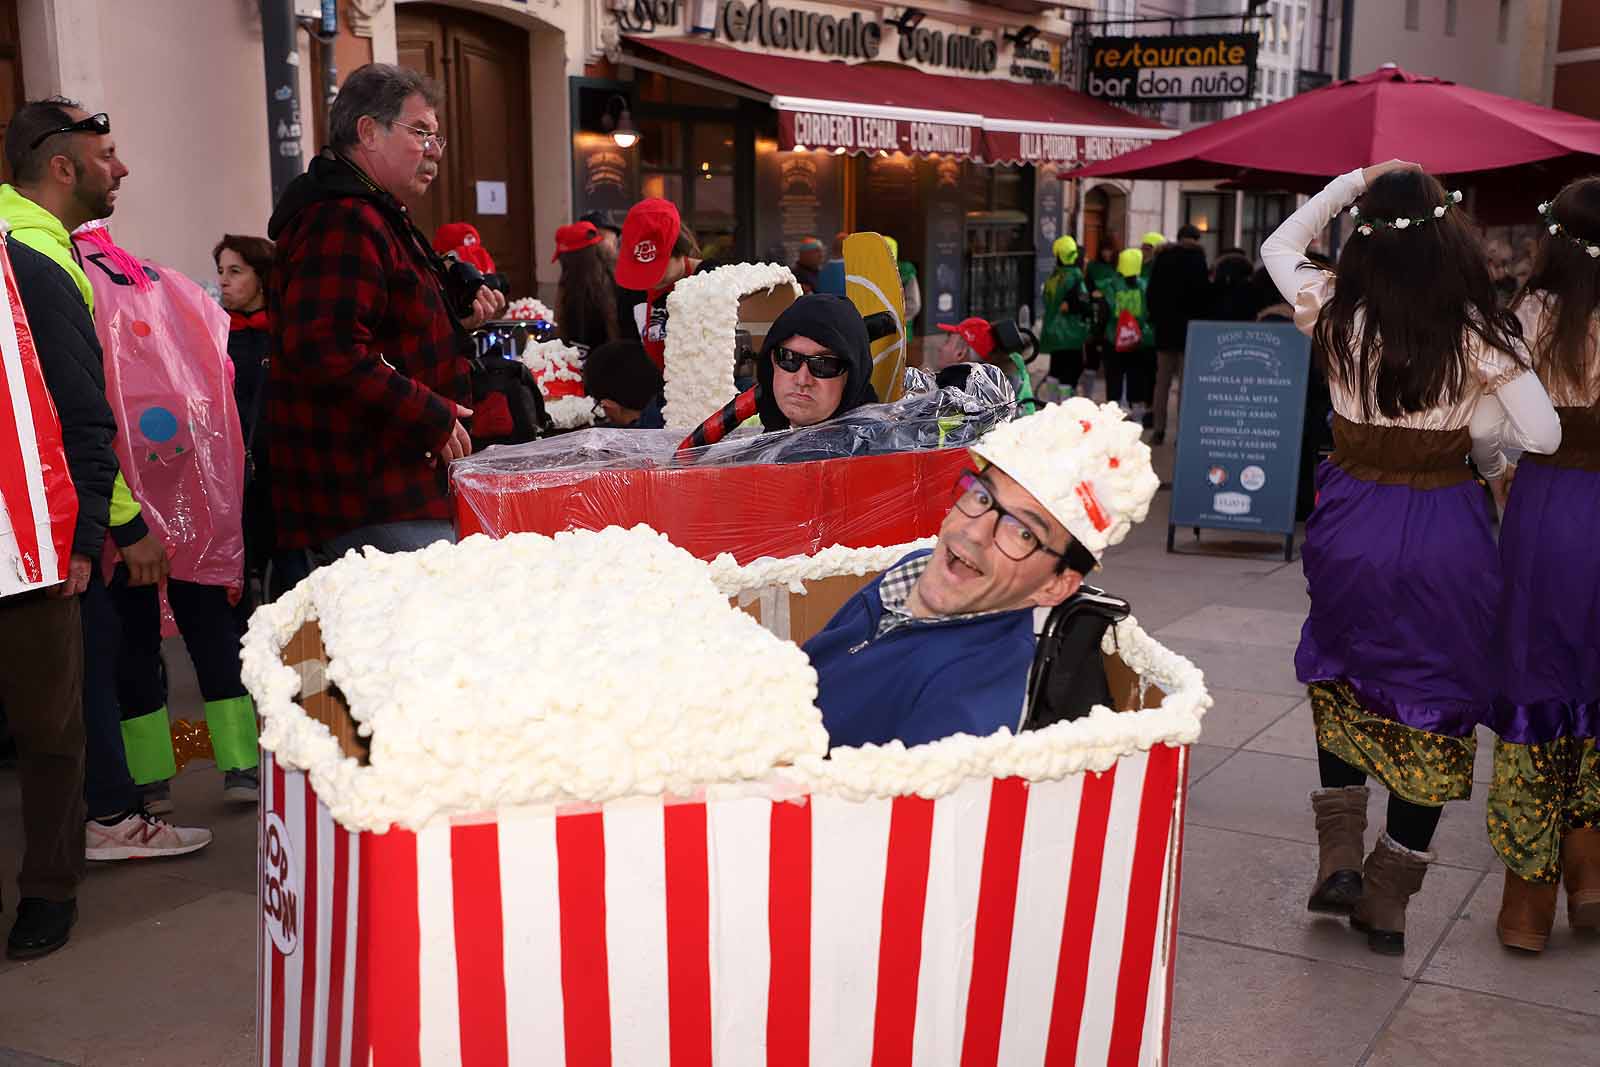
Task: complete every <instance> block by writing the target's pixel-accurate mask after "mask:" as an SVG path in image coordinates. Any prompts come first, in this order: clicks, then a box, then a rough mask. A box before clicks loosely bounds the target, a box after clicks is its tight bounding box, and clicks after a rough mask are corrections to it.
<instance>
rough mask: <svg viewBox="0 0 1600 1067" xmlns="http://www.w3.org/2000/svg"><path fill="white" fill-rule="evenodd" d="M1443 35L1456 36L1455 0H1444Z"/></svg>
mask: <svg viewBox="0 0 1600 1067" xmlns="http://www.w3.org/2000/svg"><path fill="white" fill-rule="evenodd" d="M1444 35H1445V36H1446V37H1454V36H1455V35H1456V0H1444Z"/></svg>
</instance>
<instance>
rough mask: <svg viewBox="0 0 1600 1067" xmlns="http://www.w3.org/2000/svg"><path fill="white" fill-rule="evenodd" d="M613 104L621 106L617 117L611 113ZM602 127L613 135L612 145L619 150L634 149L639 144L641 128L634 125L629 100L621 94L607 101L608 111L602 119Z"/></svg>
mask: <svg viewBox="0 0 1600 1067" xmlns="http://www.w3.org/2000/svg"><path fill="white" fill-rule="evenodd" d="M612 104H619V105H621V106H620V107H619V108H618V110H617V113H616V115H615V116H613V115H612V113H611V105H612ZM600 127H601V129H604V130H606V131H607V132H608V133H610V134H611V140H612V143H614V144H615V145H616V146H617V147H618V148H632V147H633V146H634V145H636V144H638V143H639V127H637V126H635V125H634V124H633V115H632V114H631V113H630V112H629V111H628V99H627V97H625V96H623V95H622V94H621V93H617V94H616V95H614V96H613V97H612V98H611V99H610V100H607V101H606V111H605V114H604V115H602V116H601V117H600Z"/></svg>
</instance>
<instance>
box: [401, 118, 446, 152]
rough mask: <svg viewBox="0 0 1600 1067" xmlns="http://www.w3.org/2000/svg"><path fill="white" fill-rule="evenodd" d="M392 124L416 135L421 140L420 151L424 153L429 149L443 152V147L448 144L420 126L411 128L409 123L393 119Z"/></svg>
mask: <svg viewBox="0 0 1600 1067" xmlns="http://www.w3.org/2000/svg"><path fill="white" fill-rule="evenodd" d="M393 124H394V125H396V126H402V127H404V128H405V129H408V130H410V131H411V132H412V133H414V134H416V135H417V136H418V137H420V138H422V150H423V151H424V152H426V151H428V149H430V148H432V149H435V150H437V151H440V152H443V151H444V146H445V145H447V144H449V143H450V142H449V141H447V140H445V139H444V138H443V137H440V136H439V135H438V134H437V133H435V132H434V131H432V130H425V129H423V128H422V127H421V126H412V125H410V124H409V123H405V122H401V121H400V120H399V119H395V120H394V123H393Z"/></svg>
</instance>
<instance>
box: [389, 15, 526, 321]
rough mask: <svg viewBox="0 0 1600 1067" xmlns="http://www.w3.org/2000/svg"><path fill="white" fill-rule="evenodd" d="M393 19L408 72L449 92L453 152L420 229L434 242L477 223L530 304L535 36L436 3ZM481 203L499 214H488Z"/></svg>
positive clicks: (445, 114)
mask: <svg viewBox="0 0 1600 1067" xmlns="http://www.w3.org/2000/svg"><path fill="white" fill-rule="evenodd" d="M395 17H396V26H395V29H396V38H397V43H398V46H399V53H400V65H401V66H404V67H411V68H412V69H414V70H419V71H422V72H423V73H424V74H427V75H428V76H430V77H432V78H434V79H435V80H436V81H438V82H439V84H440V85H442V86H443V87H444V92H445V102H444V106H443V107H442V108H440V109H439V125H440V128H441V129H442V130H443V131H444V135H445V137H446V139H447V140H448V141H449V143H448V145H446V147H445V153H444V160H443V162H442V163H441V164H440V167H439V179H438V181H437V182H436V183H435V187H434V189H433V190H432V191H431V192H430V193H429V194H428V195H427V197H426V198H425V199H424V202H423V203H421V204H419V205H417V208H416V217H417V225H418V226H420V227H421V228H422V231H423V232H424V233H426V234H428V235H429V236H430V237H431V236H432V235H433V231H434V230H435V229H436V228H438V227H439V226H440V225H442V224H443V223H446V222H470V223H471V224H472V225H474V226H476V227H477V228H478V233H479V234H481V235H482V237H483V244H484V247H485V248H487V249H488V250H489V254H490V255H491V256H493V257H494V261H495V266H496V267H497V268H498V269H499V270H500V272H501V273H502V274H504V275H505V276H506V279H507V281H508V283H509V285H510V289H511V296H512V297H513V298H516V297H519V296H528V295H531V294H533V293H534V291H535V289H536V285H537V282H536V277H535V274H536V271H535V267H534V261H533V179H532V170H533V160H532V153H533V148H532V121H533V120H532V115H531V112H530V98H529V82H528V34H527V31H525V30H523V29H521V28H519V27H517V26H513V25H512V24H510V23H507V22H501V21H499V20H497V19H492V18H488V17H485V16H482V15H476V14H473V13H470V12H466V11H459V10H456V9H455V8H448V7H440V6H437V5H433V4H402V5H400V7H399V9H398V10H397V12H396V16H395ZM480 193H481V194H483V195H482V196H480ZM480 201H483V202H484V206H485V207H489V208H490V209H491V210H489V211H485V212H483V213H480V212H479V210H478V209H479V206H480ZM496 207H498V208H499V210H498V211H496V210H493V209H494V208H496Z"/></svg>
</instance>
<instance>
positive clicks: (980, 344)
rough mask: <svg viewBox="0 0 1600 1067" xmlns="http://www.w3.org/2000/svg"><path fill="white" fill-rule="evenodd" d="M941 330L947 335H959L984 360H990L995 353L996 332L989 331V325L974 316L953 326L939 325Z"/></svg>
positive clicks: (942, 323)
mask: <svg viewBox="0 0 1600 1067" xmlns="http://www.w3.org/2000/svg"><path fill="white" fill-rule="evenodd" d="M938 325H939V329H941V330H943V331H945V332H946V333H958V334H960V335H961V339H962V340H963V341H965V342H967V344H969V345H971V346H972V350H973V351H974V352H976V353H978V355H979V356H980V357H981V358H983V359H988V358H989V353H991V352H993V351H994V331H993V330H991V329H989V324H988V323H987V322H985V321H984V320H983V319H980V318H978V317H977V316H976V315H974V316H973V317H972V318H970V319H962V320H961V321H960V322H958V323H956V324H955V325H954V326H951V325H950V324H948V323H944V322H941V323H939V324H938Z"/></svg>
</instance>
